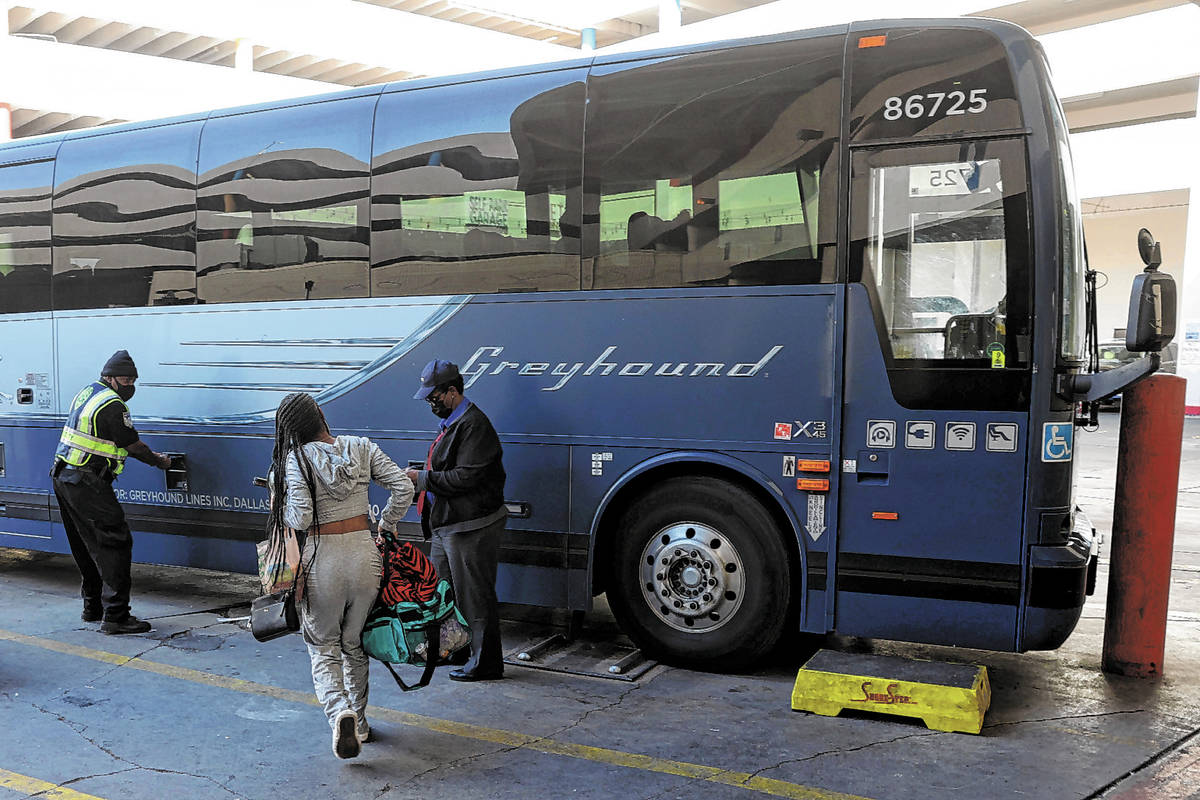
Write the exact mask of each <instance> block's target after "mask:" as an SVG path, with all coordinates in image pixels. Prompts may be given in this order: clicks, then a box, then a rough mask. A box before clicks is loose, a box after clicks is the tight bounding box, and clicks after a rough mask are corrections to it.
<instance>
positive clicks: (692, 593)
mask: <svg viewBox="0 0 1200 800" xmlns="http://www.w3.org/2000/svg"><path fill="white" fill-rule="evenodd" d="M613 555H614V559H613V566H612V570H613V571H612V574H611V582H610V584H609V586H610V591H609V605H610V606H611V607H612V610H613V613H614V615H615V616H616V618H617V621H618V622H619V623H620V625H621V627H622V628H623V629H624V631H625V632H626V633H627V634H628V635H629V637H630V638H631V639H633V641H634V642H635V643H636V644H637V645H638V647H640V648H641V650H642V652H643V653H645V654H646V655H647V656H648V657H650V658H654V659H657V660H659V661H663V662H665V663H670V664H676V665H679V666H687V667H694V668H700V669H707V670H715V671H731V670H738V669H743V668H745V667H747V666H749V665H751V664H754V663H755V662H756V661H757V660H758V659H760V658H762V657H763V656H765V655H767V654H768V653H769V652H770V651H771V650H773V649H774V647H775V646H776V645H777V644H778V643H779V640H780V638H781V637H782V636H783V634H784V630H785V627H786V625H787V622H788V620H790V619H794V616H793V615H791V614H789V611H790V606H791V579H790V569H789V566H790V563H791V559H790V557H789V553H788V550H787V547H786V546H785V545H784V542H783V538H782V537H781V536H780V533H779V529H778V527H777V526H776V524H775V521H774V520H773V519H772V518H771V515H770V514H769V513H768V512H767V510H766V509H765V508H763V506H762V504H761V503H759V502H758V500H756V499H755V498H754V497H753V496H752V495H751V494H750V493H749V492H747V491H746V490H745V489H742V488H740V487H738V486H734V485H732V484H730V483H727V482H725V481H722V480H719V479H717V478H711V477H692V478H682V477H680V478H671V479H669V480H665V481H663V482H662V483H661V484H659V485H657V486H655V487H654V488H653V489H651V490H650V491H648V492H646V493H645V494H643V495H641V496H640V497H639V498H637V499H636V500H634V501H633V503H632V504H631V505H630V506H629V508H628V509H626V510H625V512H624V513H623V514H622V515H621V518H620V523H619V529H618V531H617V540H616V542H615V545H614V550H613Z"/></svg>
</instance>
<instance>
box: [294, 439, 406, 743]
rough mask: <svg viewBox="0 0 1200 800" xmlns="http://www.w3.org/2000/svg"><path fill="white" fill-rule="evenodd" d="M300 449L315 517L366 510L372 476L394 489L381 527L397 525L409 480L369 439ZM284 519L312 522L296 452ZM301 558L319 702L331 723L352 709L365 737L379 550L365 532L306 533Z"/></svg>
mask: <svg viewBox="0 0 1200 800" xmlns="http://www.w3.org/2000/svg"><path fill="white" fill-rule="evenodd" d="M303 452H304V456H305V458H306V459H307V460H308V463H309V464H310V465H311V466H312V472H313V477H314V479H315V483H316V498H315V499H316V509H317V511H316V517H317V521H318V522H320V523H328V522H335V521H337V520H342V519H351V518H353V517H357V516H359V515H360V514H366V513H368V512H369V503H368V500H367V487H368V486H369V485H370V483H371V481H375V482H376V483H378V484H380V485H381V486H383V487H384V488H386V489H388V490H390V491H391V497H390V498H389V499H388V502H387V505H386V506H384V509H383V512H382V514H380V524H381V525H382V526H383V527H385V528H388V529H389V530H390V529H394V528H395V526H396V523H397V522H399V521H400V519H401V518H402V517H403V516H404V512H405V511H407V510H408V506H409V504H410V503H411V502H412V497H413V485H412V481H410V480H409V479H408V477H407V476H406V475H405V474H404V470H402V469H400V467H398V466H396V464H395V462H393V461H392V460H391V459H390V458H388V457H387V456H386V455H384V453H383V451H382V450H380V449H379V445H377V444H375V443H374V442H372V441H371V440H370V439H367V438H364V437H361V436H339V437H337V439H336V440H334V442H333V443H332V444H328V443H325V442H309V443H308V444H306V445H304V447H303ZM283 519H284V523H285V524H286V525H287V526H288V527H291V528H295V529H296V530H303V529H306V528H308V527H310V526H311V525H312V524H313V498H312V496H311V495H310V494H309V490H308V486H307V485H306V484H305V482H304V478H303V477H302V475H301V472H300V465H299V463H298V462H297V460H296V456H295V454H289V455H288V460H287V504H286V506H285V507H284V512H283ZM301 563H302V564H304V565H305V567H306V570H307V571H306V573H305V588H304V592H305V601H304V602H302V603H301V604H300V616H301V631H302V632H303V634H304V641H305V643H306V644H307V645H308V655H309V659H310V660H311V661H312V676H313V688H314V689H315V690H316V693H317V699H318V700H320V701H321V705H322V706H324V708H325V716H326V717H327V718H328V720H329V724H330V725H333V724H334V721H335V720H336V719H337V716H338V714H340V713H341V712H343V711H346V710H351V711H353V712H354V714H355V716H356V717H357V718H358V730H359V734H360V735H361V734H365V733H366V731H367V721H366V708H367V675H368V667H369V664H368V660H367V654H366V653H365V652H363V649H362V629H363V624H364V623H365V622H366V620H367V615H368V614H369V613H370V611H371V606H372V605H373V604H374V602H375V597H376V595H377V594H378V593H379V581H380V578H381V577H382V575H383V562H382V560H381V558H380V555H379V550H378V549H377V548H376V546H375V541H374V538H373V537H372V536H371V532H370V531H367V530H363V531H355V532H351V533H335V534H325V535H313V534H310V535H309V537H308V540H307V541H306V542H305V545H304V554H303V556H302V557H301Z"/></svg>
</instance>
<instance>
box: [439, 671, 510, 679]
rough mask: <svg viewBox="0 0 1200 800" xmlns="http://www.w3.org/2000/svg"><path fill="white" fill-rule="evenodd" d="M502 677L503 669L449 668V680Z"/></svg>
mask: <svg viewBox="0 0 1200 800" xmlns="http://www.w3.org/2000/svg"><path fill="white" fill-rule="evenodd" d="M503 677H504V670H502V669H498V670H482V669H452V670H450V680H452V681H498V680H500V679H501V678H503Z"/></svg>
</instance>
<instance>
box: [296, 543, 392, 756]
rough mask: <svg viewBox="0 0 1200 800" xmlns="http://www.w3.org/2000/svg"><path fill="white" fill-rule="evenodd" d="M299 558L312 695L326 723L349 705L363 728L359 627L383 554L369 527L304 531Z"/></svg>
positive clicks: (364, 667) (375, 589) (364, 662)
mask: <svg viewBox="0 0 1200 800" xmlns="http://www.w3.org/2000/svg"><path fill="white" fill-rule="evenodd" d="M318 540H319V541H318ZM314 546H315V547H316V557H315V558H313V547H314ZM310 559H311V564H310ZM301 563H304V564H310V566H309V568H308V573H307V578H306V581H305V588H304V592H305V596H306V600H305V601H304V602H302V603H301V604H300V618H301V626H300V630H301V632H302V633H303V634H304V641H305V643H306V644H307V645H308V656H309V658H310V659H311V660H312V676H313V688H314V689H315V690H316V692H317V699H318V700H320V701H321V705H322V706H324V708H325V716H326V717H327V718H328V719H329V724H330V725H331V726H332V725H333V724H334V720H336V719H337V716H338V714H340V713H341V712H343V711H346V710H350V711H353V712H354V714H355V716H356V717H357V718H358V730H359V732H360V733H364V732H365V731H366V729H367V721H366V709H367V676H368V668H369V663H368V659H367V654H366V653H365V652H364V651H363V648H362V630H363V625H364V624H365V623H366V621H367V615H368V614H369V613H370V611H371V606H372V605H373V604H374V603H375V597H376V596H377V595H378V594H379V581H380V579H381V577H382V576H383V559H382V558H381V557H380V555H379V550H378V549H377V548H376V547H375V541H374V539H372V537H371V532H370V531H356V532H354V533H336V534H327V535H324V536H309V537H308V541H307V542H305V544H304V557H303V559H302V562H301Z"/></svg>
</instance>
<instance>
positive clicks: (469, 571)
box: [429, 519, 507, 675]
mask: <svg viewBox="0 0 1200 800" xmlns="http://www.w3.org/2000/svg"><path fill="white" fill-rule="evenodd" d="M506 522H507V520H504V519H501V520H499V521H498V522H493V523H492V524H491V525H488V526H487V527H486V528H480V529H479V530H475V531H464V532H462V533H439V532H438V531H434V532H433V539H432V541H431V542H430V547H429V557H430V560H432V561H433V566H434V567H435V568H436V569H437V571H438V577H440V578H445V579H448V580H449V581H450V584H451V585H452V586H453V587H454V598H455V600H456V601H457V602H458V608H459V610H460V611H462V615H463V617H464V618H465V619H466V620H467V625H468V626H469V627H470V628H471V658H470V660H469V661H467V663H466V664H465V665H464V666H463V669H464V670H466V671H468V672H474V671H476V670H479V671H480V672H483V673H485V674H491V675H494V674H499V673H501V672H503V671H504V652H503V650H502V649H501V646H500V608H499V605H498V603H497V601H496V569H497V567H498V566H499V561H500V534H501V533H502V532H503V531H504V525H505V523H506Z"/></svg>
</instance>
